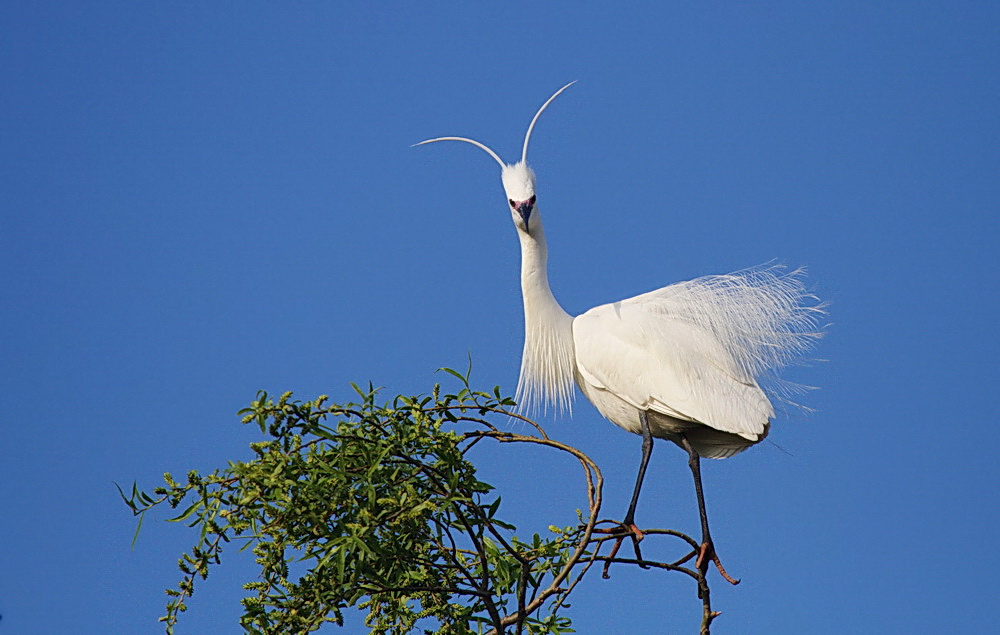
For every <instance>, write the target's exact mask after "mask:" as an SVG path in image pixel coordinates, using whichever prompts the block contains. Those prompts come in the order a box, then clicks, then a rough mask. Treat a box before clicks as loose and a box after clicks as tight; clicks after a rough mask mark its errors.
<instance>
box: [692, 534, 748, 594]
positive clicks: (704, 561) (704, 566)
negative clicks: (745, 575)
mask: <svg viewBox="0 0 1000 635" xmlns="http://www.w3.org/2000/svg"><path fill="white" fill-rule="evenodd" d="M709 561H712V562H714V563H715V568H716V569H718V570H719V573H721V574H722V577H723V578H725V579H726V582H728V583H729V584H733V585H736V584H739V583H740V581H739V580H734V579H733V578H732V577H731V576H730V575H729V574H728V573H726V569H725V567H723V566H722V561H721V560H719V554H717V553H715V545H713V544H712V543H711V542H708V541H706V542H703V543H701V549H700V550H699V551H698V559H697V560H695V563H694V566H695V568H697V569H698V570H699V571H701V574H702V575H705V573H706V572H707V571H708V563H709Z"/></svg>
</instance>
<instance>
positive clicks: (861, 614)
mask: <svg viewBox="0 0 1000 635" xmlns="http://www.w3.org/2000/svg"><path fill="white" fill-rule="evenodd" d="M348 4H349V3H337V4H336V6H335V5H334V4H333V3H330V4H328V5H324V6H323V7H318V6H313V5H307V4H304V3H295V4H294V5H290V6H281V5H278V4H274V3H268V4H261V3H250V4H244V3H215V4H214V6H212V7H209V8H205V7H192V6H190V5H179V4H164V3H141V4H138V5H135V4H130V3H46V2H19V1H14V0H8V1H7V2H4V3H3V4H2V6H0V85H2V86H3V91H2V92H0V116H2V126H0V162H2V165H0V274H2V281H3V282H2V286H0V327H2V328H0V382H2V411H3V422H2V427H0V449H2V455H0V501H2V504H0V505H2V507H0V509H2V512H0V613H2V615H3V620H2V621H0V634H3V635H6V634H11V635H21V634H35V633H38V634H42V633H150V632H157V630H158V628H159V627H158V625H157V623H156V618H157V617H158V616H159V615H161V614H162V612H163V604H164V601H165V596H164V595H163V591H162V590H163V589H164V588H165V587H167V586H171V585H173V584H174V583H175V582H176V580H177V577H178V571H177V569H176V560H177V557H178V556H179V555H180V553H181V551H182V550H184V549H185V548H187V547H188V546H189V545H190V543H191V538H190V537H189V536H188V535H187V534H186V533H185V531H184V530H183V528H181V527H179V526H177V525H173V524H168V523H162V522H147V524H146V526H145V527H144V531H143V534H142V535H141V536H140V539H139V542H138V544H137V546H136V548H135V550H134V551H133V550H131V549H130V541H131V538H132V532H133V529H134V521H133V519H132V517H131V515H130V514H129V513H128V511H127V510H126V508H125V507H124V506H123V505H122V504H121V502H120V500H119V498H118V495H117V492H116V491H115V488H114V485H113V482H116V481H117V482H120V483H126V484H127V483H131V482H132V481H133V480H137V481H138V482H139V483H140V484H141V485H144V486H147V487H150V488H151V487H153V486H155V485H157V484H158V482H159V479H160V475H161V474H162V473H163V472H164V471H172V472H175V473H184V472H185V471H186V470H188V469H190V468H199V469H205V470H207V469H211V468H213V467H215V466H218V465H220V464H224V463H225V461H227V460H229V459H236V458H245V457H247V451H246V445H247V443H248V442H249V441H251V440H253V439H254V434H253V430H252V429H250V428H247V427H243V426H240V425H239V423H238V422H237V418H236V416H235V414H234V413H235V412H236V411H237V410H238V409H240V408H241V407H244V406H245V405H246V404H247V403H249V401H250V400H251V399H252V398H253V397H254V394H255V392H256V391H257V390H258V389H266V390H268V391H271V392H282V391H284V390H294V391H296V393H297V394H298V395H299V396H300V397H302V398H313V397H315V396H316V395H318V394H320V393H329V394H330V395H331V397H332V398H333V399H335V400H338V399H339V400H344V399H350V398H351V397H352V392H351V390H350V388H349V387H348V382H350V381H356V382H367V381H369V380H371V381H373V382H375V383H376V384H379V385H383V386H385V387H386V393H387V395H391V394H396V393H399V392H425V391H428V390H429V389H430V387H431V385H432V383H433V382H434V381H435V380H437V379H440V378H441V377H440V375H435V374H434V370H435V369H436V368H438V367H440V366H453V367H463V366H464V365H465V363H466V356H467V354H469V353H471V355H472V358H473V361H474V365H475V369H474V371H473V379H474V382H475V383H476V384H478V385H479V386H482V387H491V386H493V385H495V384H500V385H501V386H502V387H504V389H506V390H507V391H509V392H513V389H514V386H515V383H516V379H517V369H518V364H519V357H520V347H521V328H522V317H521V301H520V298H519V286H518V273H517V268H518V263H519V256H518V247H517V241H516V238H515V233H514V229H513V227H512V226H511V223H510V216H509V213H508V211H507V209H506V208H505V204H504V196H503V191H502V189H501V187H500V183H499V174H498V170H497V166H496V165H495V164H494V163H493V161H491V160H490V159H489V157H487V156H486V155H485V154H483V153H482V152H479V151H478V150H476V149H475V148H472V147H469V146H460V145H458V144H452V145H444V144H442V145H437V146H429V147H421V148H411V147H410V144H412V143H414V142H416V141H419V140H421V139H425V138H428V137H432V136H439V135H463V136H471V137H474V138H476V139H478V140H480V141H483V142H484V143H487V144H489V145H491V146H492V147H494V149H496V150H497V152H499V153H500V154H501V155H503V156H505V157H507V158H512V157H515V156H516V155H517V153H518V152H519V150H520V143H521V139H522V136H523V133H524V130H525V127H526V126H527V124H528V122H529V120H530V118H531V116H532V114H533V113H534V112H535V110H536V109H537V107H538V106H539V105H540V104H541V103H542V101H544V99H545V98H546V97H547V96H548V95H550V94H551V93H552V92H553V91H554V90H555V89H557V88H558V87H560V86H562V85H563V84H564V83H566V82H568V81H571V80H579V83H578V84H577V85H575V86H573V87H572V88H571V89H570V90H568V91H567V92H566V93H565V94H564V95H563V96H562V97H560V99H559V100H558V101H556V102H555V103H554V104H553V105H552V106H551V107H550V109H549V110H548V111H547V112H546V114H545V116H544V117H543V118H542V119H541V120H540V122H539V124H538V126H537V128H536V130H535V136H534V138H533V141H532V163H533V165H534V167H535V170H536V171H537V173H538V178H539V197H540V199H542V200H543V201H544V212H545V220H546V228H547V231H548V235H549V243H550V249H551V263H550V264H551V281H552V286H553V288H554V291H555V293H556V296H557V297H558V298H559V299H560V301H561V302H562V303H563V305H564V306H565V307H566V308H567V310H569V311H570V312H572V313H579V312H582V311H584V310H586V309H588V308H589V307H591V306H594V305H596V304H600V303H604V302H608V301H612V300H617V299H621V298H624V297H629V296H632V295H635V294H637V293H639V292H643V291H647V290H650V289H653V288H656V287H660V286H663V285H666V284H669V283H671V282H675V281H678V280H684V279H687V278H691V277H694V276H698V275H702V274H708V273H724V272H727V271H731V270H734V269H740V268H743V267H746V266H750V265H755V264H759V263H763V262H767V261H771V260H772V259H776V260H778V261H780V262H784V263H787V264H789V265H792V266H798V265H805V266H807V267H808V268H809V275H810V280H811V283H812V285H813V286H814V288H815V290H816V292H817V293H818V294H819V295H820V296H821V297H822V298H823V299H825V300H827V301H829V302H830V315H829V321H830V322H831V328H830V335H829V337H827V338H826V339H825V340H824V341H823V342H822V343H821V346H820V348H819V349H818V350H817V352H816V356H817V357H820V358H823V359H825V360H828V361H825V362H821V363H818V364H813V365H812V366H811V367H807V368H796V369H794V370H795V372H794V373H793V374H792V378H793V379H795V380H798V381H801V382H803V383H807V384H812V385H816V386H819V387H820V390H817V391H813V392H811V393H810V394H809V395H807V396H806V398H805V399H806V401H807V403H808V404H809V405H810V406H811V407H813V408H815V409H816V412H815V413H814V414H812V415H807V416H804V415H801V414H797V413H790V414H789V416H785V417H782V418H781V419H779V420H778V421H776V422H775V425H774V428H773V432H772V435H771V437H770V440H773V442H774V444H771V443H764V444H762V445H760V446H758V447H756V448H753V449H752V450H751V451H748V452H746V453H744V454H742V455H740V456H739V457H736V458H733V459H730V460H725V461H718V462H710V463H708V464H707V465H706V466H705V480H706V488H707V496H708V504H709V508H710V512H711V518H712V522H713V532H714V535H715V539H716V542H717V545H718V548H719V551H720V553H721V554H722V555H723V558H724V560H725V562H726V565H727V567H728V568H729V570H730V571H731V572H732V573H734V575H736V576H738V577H742V578H743V584H742V585H740V586H739V587H735V588H727V587H726V586H725V585H723V584H722V583H721V581H720V580H718V579H716V582H715V585H714V600H715V604H716V606H717V608H718V609H720V610H722V611H724V615H723V617H721V618H720V619H719V620H718V621H716V623H715V627H716V628H715V630H716V631H717V632H718V633H848V632H899V633H903V632H905V633H916V632H926V633H935V632H957V631H961V632H963V633H975V632H980V633H984V632H987V631H990V630H991V629H994V628H996V624H997V623H998V621H1000V614H998V604H997V601H996V598H997V595H998V592H1000V585H998V582H997V580H998V579H1000V576H998V573H997V570H998V568H1000V558H998V552H997V544H996V537H997V526H998V523H1000V511H998V505H997V502H998V501H997V494H998V487H997V485H998V479H997V459H996V448H997V447H998V445H1000V429H998V423H1000V422H998V410H1000V409H998V407H997V405H996V403H997V402H996V400H997V395H998V390H997V386H998V380H1000V373H998V372H997V362H996V360H997V357H998V353H1000V351H998V345H997V343H998V338H997V323H998V319H1000V300H998V289H1000V285H998V282H1000V280H998V278H1000V262H998V256H997V249H998V244H1000V232H998V220H997V215H998V211H1000V209H998V200H1000V196H998V195H1000V187H998V183H1000V178H998V175H1000V134H998V132H1000V117H998V114H997V108H998V98H1000V90H998V89H1000V44H998V35H997V34H998V33H1000V9H998V5H997V4H996V3H995V2H954V1H952V2H921V3H910V2H898V3H896V2H892V3H886V2H838V3H822V4H818V3H804V2H766V3H756V4H755V5H754V6H747V5H745V4H743V3H740V4H739V5H738V6H737V5H736V3H697V4H698V5H699V6H698V7H696V8H695V7H694V3H689V2H683V3H653V2H649V3H636V4H635V5H633V7H632V8H619V7H617V6H615V5H614V4H613V3H607V2H602V3H544V4H545V6H543V7H540V6H538V5H539V4H542V3H534V2H532V3H526V2H505V3H502V5H501V6H502V8H499V7H498V6H494V7H493V8H489V7H485V6H479V3H476V6H474V7H473V6H471V3H470V4H469V5H466V4H460V3H419V4H420V6H419V7H418V6H417V4H415V3H411V4H409V5H405V6H403V3H397V4H396V5H395V6H394V5H392V4H390V3H380V4H378V5H376V4H374V3H353V4H354V5H356V7H355V8H351V7H349V6H348ZM543 423H544V425H546V427H547V428H548V430H549V431H550V433H551V434H552V435H553V436H555V437H557V438H560V439H563V440H565V441H567V442H569V443H571V444H574V445H577V446H578V447H580V448H581V449H582V450H584V451H585V452H587V453H589V454H590V455H591V456H592V457H594V458H595V459H596V460H597V461H598V462H599V463H600V464H601V465H602V466H603V468H604V471H605V475H606V477H607V488H606V496H607V505H606V507H605V513H606V514H607V515H611V516H619V515H621V514H622V513H624V509H625V507H626V504H627V499H628V496H629V494H630V493H631V487H632V479H633V478H634V470H635V465H636V461H637V458H638V454H639V445H640V439H639V438H638V437H635V436H631V435H628V434H627V433H625V432H623V431H621V430H619V429H618V428H616V427H614V426H613V425H612V424H610V423H607V422H606V421H603V420H602V419H601V418H600V417H599V416H598V415H597V413H596V412H595V411H594V410H593V409H592V408H591V407H590V406H589V405H588V404H586V403H585V402H583V401H581V400H580V399H579V398H578V401H577V407H576V410H575V415H574V417H573V418H572V419H571V420H570V419H559V420H553V421H543ZM775 444H776V445H777V446H780V448H779V447H776V445H775ZM504 450H505V452H503V453H492V452H484V454H483V455H482V457H481V458H482V461H483V474H484V478H486V479H487V480H490V481H493V482H494V483H495V484H496V485H498V486H500V487H501V488H509V489H508V490H507V491H509V492H510V493H509V494H508V496H507V500H508V501H510V502H511V503H513V500H514V499H515V498H516V497H517V496H518V495H519V494H523V495H524V496H526V497H529V498H530V499H531V501H532V502H528V503H524V504H521V505H514V504H511V505H508V506H507V515H508V516H509V517H511V518H514V519H515V520H517V521H519V522H521V523H523V524H524V525H525V527H526V528H529V530H530V529H533V528H540V527H544V526H545V525H547V524H549V523H550V522H556V523H564V522H565V523H567V524H568V523H570V522H572V519H573V509H575V508H576V507H578V506H580V505H582V504H583V503H582V495H581V493H580V490H579V485H578V483H577V480H576V479H577V478H578V476H579V474H578V468H577V466H574V465H570V464H555V465H552V464H550V463H549V462H548V461H547V458H548V457H547V455H544V454H533V453H528V454H525V455H517V456H514V455H513V454H512V453H511V451H509V450H507V448H504ZM782 450H784V451H782ZM163 517H164V515H162V514H161V515H160V516H159V517H158V518H159V519H161V520H162V518H163ZM150 520H152V519H150ZM639 521H640V524H642V525H644V526H659V527H674V528H678V529H684V530H688V531H691V532H694V531H696V529H697V520H696V511H695V506H694V496H693V492H692V487H691V485H690V475H689V473H688V471H687V466H686V464H685V461H684V457H683V455H682V453H680V451H678V450H677V449H676V448H673V447H671V446H668V445H667V444H660V445H658V446H657V450H656V452H655V453H654V455H653V461H652V464H651V467H650V472H649V474H648V476H647V481H646V487H645V489H644V491H643V498H642V501H641V503H640V507H639ZM234 555H235V554H234ZM252 573H253V569H252V566H251V565H250V564H246V563H241V561H240V560H239V559H238V558H237V559H235V560H233V561H232V562H227V563H225V564H224V565H223V567H222V568H221V569H219V570H218V571H216V572H214V573H213V575H212V576H211V577H210V579H209V580H208V582H207V583H204V584H200V585H199V586H198V588H197V592H196V594H195V597H194V598H193V600H192V601H191V602H190V607H191V608H190V611H189V612H188V613H187V614H186V615H185V616H184V618H183V621H182V622H181V627H180V629H179V631H178V632H179V633H210V632H212V633H228V632H237V631H238V628H237V616H238V614H239V612H240V606H239V602H238V599H239V597H241V595H242V591H241V589H240V582H241V581H242V580H243V579H244V578H245V577H246V576H248V575H252ZM573 604H574V609H573V612H572V616H573V617H574V618H575V621H576V624H577V627H578V630H579V632H581V633H587V634H590V633H609V632H633V633H652V632H663V631H667V632H693V629H694V625H695V623H696V621H697V616H698V611H699V607H698V603H697V600H696V599H695V597H694V592H693V589H692V588H691V585H690V584H688V582H687V580H686V579H682V578H681V577H679V576H669V575H661V574H657V573H653V572H639V571H636V572H632V571H626V570H624V569H623V570H620V571H618V572H617V573H615V575H614V578H613V579H612V580H611V581H603V580H601V579H600V576H599V575H593V576H591V579H590V580H589V581H588V582H587V584H585V585H584V586H583V587H582V588H581V589H580V592H579V597H578V598H577V600H576V601H575V602H574V603H573ZM332 632H338V631H337V630H336V629H332ZM342 632H345V633H357V632H360V628H359V622H358V620H357V619H354V620H353V621H352V622H351V626H349V627H348V628H345V629H344V630H343V631H342Z"/></svg>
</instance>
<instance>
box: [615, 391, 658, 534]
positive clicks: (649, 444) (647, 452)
mask: <svg viewBox="0 0 1000 635" xmlns="http://www.w3.org/2000/svg"><path fill="white" fill-rule="evenodd" d="M639 421H640V423H641V424H642V462H641V463H639V474H638V476H636V479H635V490H634V491H633V492H632V503H631V504H630V505H629V506H628V513H627V514H625V520H624V521H622V524H623V525H626V526H628V525H635V506H636V504H638V502H639V490H641V489H642V479H643V478H645V477H646V466H647V465H648V464H649V457H650V456H652V455H653V433H652V432H650V430H649V421H648V420H647V419H646V411H645V410H642V411H640V412H639Z"/></svg>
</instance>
